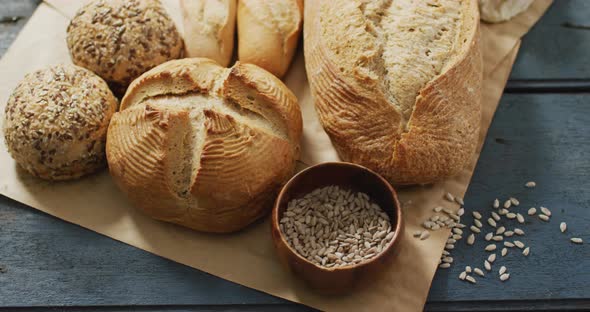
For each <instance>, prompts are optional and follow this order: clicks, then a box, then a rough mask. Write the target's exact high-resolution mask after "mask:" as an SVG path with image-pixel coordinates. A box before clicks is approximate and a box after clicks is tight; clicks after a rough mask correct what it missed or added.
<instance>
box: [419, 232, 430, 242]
mask: <svg viewBox="0 0 590 312" xmlns="http://www.w3.org/2000/svg"><path fill="white" fill-rule="evenodd" d="M429 237H430V232H428V231H424V232H422V233H421V234H420V240H425V239H427V238H429Z"/></svg>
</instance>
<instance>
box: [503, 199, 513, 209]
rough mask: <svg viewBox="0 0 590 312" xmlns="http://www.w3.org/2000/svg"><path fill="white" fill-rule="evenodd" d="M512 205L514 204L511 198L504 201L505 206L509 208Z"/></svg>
mask: <svg viewBox="0 0 590 312" xmlns="http://www.w3.org/2000/svg"><path fill="white" fill-rule="evenodd" d="M510 206H512V201H511V200H510V199H509V200H507V201H505V202H504V208H506V209H508V208H510Z"/></svg>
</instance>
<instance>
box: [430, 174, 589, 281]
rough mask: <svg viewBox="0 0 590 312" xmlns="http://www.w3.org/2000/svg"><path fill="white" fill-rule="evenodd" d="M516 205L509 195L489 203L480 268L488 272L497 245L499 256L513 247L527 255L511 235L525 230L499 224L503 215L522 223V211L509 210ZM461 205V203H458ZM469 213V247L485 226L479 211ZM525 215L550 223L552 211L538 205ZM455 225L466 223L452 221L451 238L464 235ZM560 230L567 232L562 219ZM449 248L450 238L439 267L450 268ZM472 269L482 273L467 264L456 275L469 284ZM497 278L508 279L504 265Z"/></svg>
mask: <svg viewBox="0 0 590 312" xmlns="http://www.w3.org/2000/svg"><path fill="white" fill-rule="evenodd" d="M525 187H527V188H534V187H536V183H535V182H533V181H530V182H527V183H525ZM444 198H445V199H447V200H448V201H454V198H456V197H454V196H453V195H452V194H449V193H447V194H445V195H444ZM461 202H462V200H461ZM457 203H458V202H457ZM519 205H520V201H519V200H518V199H517V198H515V197H510V198H508V199H506V200H505V201H503V202H501V201H500V200H499V199H495V200H494V201H493V202H492V208H493V209H494V210H492V211H491V212H490V216H489V217H488V218H487V219H486V223H487V224H488V225H489V226H490V227H491V228H492V231H491V232H488V233H486V234H485V235H484V239H485V240H486V241H488V242H489V243H488V244H487V245H486V246H485V248H484V250H485V251H487V252H489V253H490V254H489V256H488V257H487V259H486V260H484V262H483V268H484V269H485V270H486V271H487V272H491V271H492V265H493V263H494V262H495V261H496V257H497V256H496V253H495V252H496V251H497V250H499V248H502V249H501V250H500V255H501V256H502V257H505V256H506V255H507V254H508V251H509V250H515V249H517V250H519V252H520V253H521V254H522V255H523V256H525V257H528V256H529V254H530V253H531V248H530V246H526V244H525V243H523V242H522V241H521V240H519V239H513V238H512V237H513V236H514V235H516V236H524V235H525V231H524V230H522V229H520V228H518V227H514V228H513V229H507V228H506V227H505V226H504V225H502V223H503V222H502V218H503V217H504V218H506V219H508V220H515V221H516V222H518V223H519V224H524V223H525V221H526V219H525V216H524V215H523V214H521V213H518V212H512V211H511V210H510V209H511V208H515V207H517V206H519ZM461 206H463V203H461ZM436 209H439V208H436ZM442 209H445V208H442ZM463 209H464V208H463V207H461V209H460V210H459V211H460V213H461V214H463V212H464V210H463ZM435 211H436V210H435ZM439 211H440V210H439ZM472 215H473V224H472V225H471V226H470V227H469V230H470V231H471V232H472V233H470V234H469V236H468V237H467V242H466V243H467V245H469V246H471V245H473V244H474V243H475V240H476V237H477V236H478V235H479V234H480V233H481V232H482V230H483V226H484V224H483V223H482V220H483V219H484V216H483V215H482V214H481V213H480V212H478V211H473V212H472ZM527 215H528V216H535V215H537V218H539V219H540V220H542V221H545V222H549V221H550V220H551V215H552V213H551V210H550V209H548V208H546V207H540V208H539V213H538V214H537V208H535V207H531V208H530V209H528V210H527ZM457 225H460V226H462V227H466V225H463V224H461V223H460V222H459V221H457V223H456V224H455V227H454V228H453V230H452V232H451V237H453V236H454V235H457V234H460V235H462V234H463V231H462V230H461V229H458V228H456V226H457ZM559 230H560V231H561V233H565V232H566V231H567V224H566V223H565V222H561V223H560V225H559ZM459 238H460V237H459ZM570 241H571V242H572V243H574V244H583V240H582V239H581V238H579V237H572V238H570ZM451 242H452V241H451ZM448 247H449V241H447V246H446V247H445V250H444V251H443V253H442V256H441V261H440V262H439V263H440V264H439V268H442V269H446V268H449V267H450V266H451V264H452V263H453V258H452V257H451V256H450V252H449V250H448ZM451 247H452V248H451V249H453V248H454V246H451ZM472 272H473V273H475V274H477V275H479V276H480V277H484V276H485V273H484V271H483V270H482V269H480V268H478V267H475V268H471V266H466V267H465V270H464V271H463V272H461V273H460V274H459V279H460V280H464V281H466V282H469V283H472V284H475V283H477V280H476V278H475V276H473V275H470V274H471V273H472ZM498 278H499V279H500V281H502V282H504V281H507V280H508V279H509V278H510V273H508V272H507V268H506V267H505V266H502V267H501V268H500V269H499V271H498Z"/></svg>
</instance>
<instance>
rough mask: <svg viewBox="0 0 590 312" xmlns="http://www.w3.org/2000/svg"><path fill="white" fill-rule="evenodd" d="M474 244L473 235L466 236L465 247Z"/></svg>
mask: <svg viewBox="0 0 590 312" xmlns="http://www.w3.org/2000/svg"><path fill="white" fill-rule="evenodd" d="M473 243H475V235H474V234H473V233H471V234H469V236H467V245H473Z"/></svg>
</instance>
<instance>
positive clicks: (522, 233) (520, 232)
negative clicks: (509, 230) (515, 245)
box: [514, 228, 524, 236]
mask: <svg viewBox="0 0 590 312" xmlns="http://www.w3.org/2000/svg"><path fill="white" fill-rule="evenodd" d="M514 234H516V235H518V236H523V235H524V231H523V230H521V229H519V228H515V229H514Z"/></svg>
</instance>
